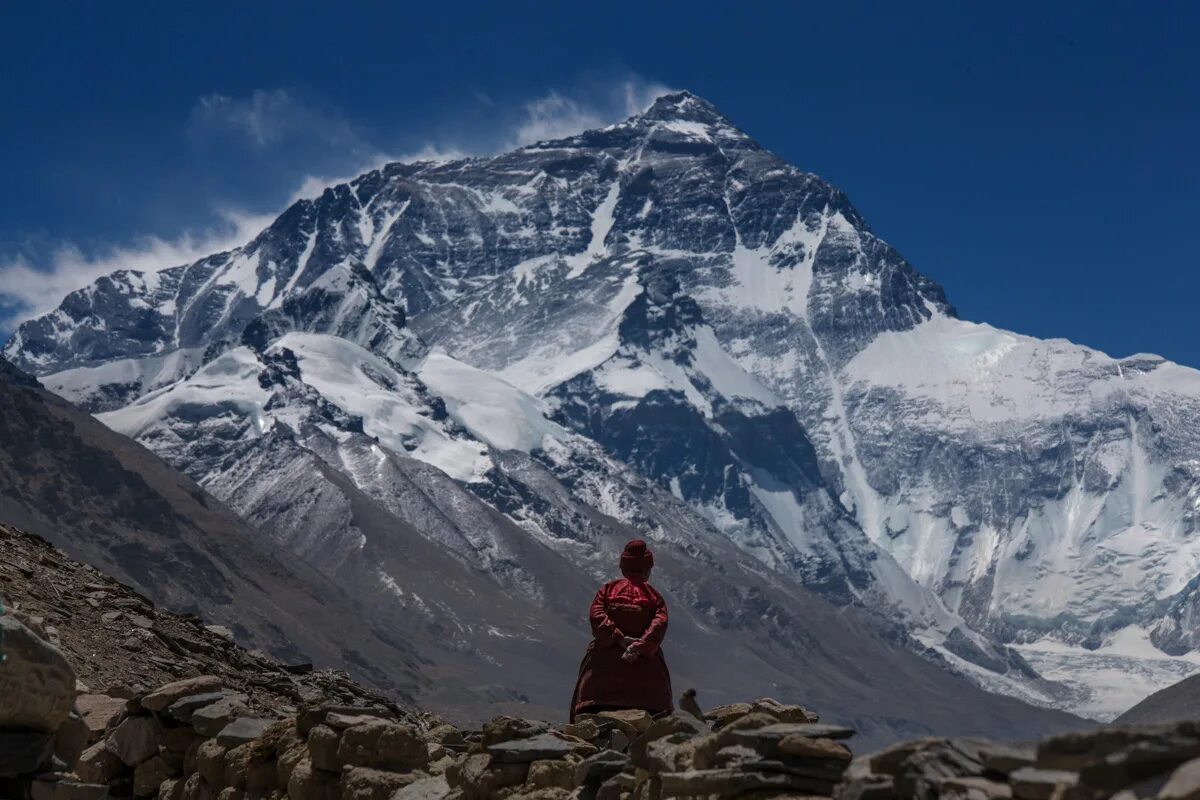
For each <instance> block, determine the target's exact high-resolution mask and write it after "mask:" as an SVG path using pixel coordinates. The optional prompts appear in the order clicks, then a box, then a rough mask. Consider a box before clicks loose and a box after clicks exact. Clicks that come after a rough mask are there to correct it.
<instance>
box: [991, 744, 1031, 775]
mask: <svg viewBox="0 0 1200 800" xmlns="http://www.w3.org/2000/svg"><path fill="white" fill-rule="evenodd" d="M980 755H982V756H983V768H984V769H986V770H987V771H988V772H993V773H996V774H998V775H1008V774H1009V773H1012V772H1015V771H1016V770H1018V769H1020V768H1021V767H1032V766H1033V765H1034V763H1035V762H1036V761H1037V750H1036V749H1034V748H1033V747H1032V746H1017V745H1004V744H996V743H993V742H988V743H987V744H986V745H985V746H984V747H982V748H980Z"/></svg>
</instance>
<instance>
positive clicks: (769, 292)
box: [5, 93, 1200, 716]
mask: <svg viewBox="0 0 1200 800" xmlns="http://www.w3.org/2000/svg"><path fill="white" fill-rule="evenodd" d="M5 354H6V355H7V356H8V357H9V358H11V359H13V360H14V361H15V362H16V363H17V364H18V365H20V366H21V367H23V368H24V369H27V370H30V371H32V372H35V373H37V374H38V375H39V376H41V377H42V378H43V380H44V381H45V383H46V385H47V386H48V387H49V388H51V389H52V390H53V391H55V392H58V393H59V394H61V395H63V396H64V397H67V398H70V399H72V400H73V401H75V402H78V403H80V404H82V405H83V406H84V407H86V408H87V409H89V410H91V411H95V412H101V417H102V419H103V420H104V421H105V422H106V423H107V424H109V425H111V426H113V427H114V428H116V429H117V430H120V431H123V432H126V433H129V434H130V435H132V436H135V437H136V438H137V439H138V440H139V441H141V442H143V443H144V444H146V445H147V446H149V447H150V448H151V449H154V450H155V451H156V452H158V453H160V454H161V455H162V456H163V457H165V458H167V459H168V460H170V461H171V462H172V463H173V464H174V465H175V466H177V467H179V468H180V469H181V470H183V471H184V472H186V473H187V474H189V475H190V476H192V477H193V478H194V479H196V480H197V481H198V482H199V483H201V484H202V485H203V486H205V487H206V488H207V489H209V490H210V491H211V492H213V493H214V494H215V495H217V496H218V497H219V498H221V499H222V500H224V501H226V502H228V503H229V504H230V505H231V506H232V507H233V508H234V509H235V510H236V511H237V512H238V513H239V514H241V515H242V516H243V517H245V518H247V519H249V520H252V521H253V522H254V524H255V525H257V526H258V527H260V528H261V529H262V530H264V531H266V532H267V533H268V534H269V535H270V536H271V537H273V541H274V542H275V543H276V544H277V545H279V546H281V547H283V548H286V549H287V550H289V551H290V552H293V553H296V554H299V555H300V556H302V557H303V558H305V559H306V560H307V561H308V562H309V564H310V565H312V566H314V567H315V568H317V569H319V570H321V571H323V572H325V573H326V574H327V575H340V576H342V578H343V579H346V578H347V576H349V575H354V576H355V578H354V583H355V584H356V585H359V586H361V587H363V592H365V593H367V594H369V595H370V599H371V601H372V602H373V603H374V604H375V605H376V606H377V607H379V608H381V609H382V608H383V604H384V600H385V598H386V597H387V593H388V592H391V595H392V597H393V600H392V601H391V602H395V603H398V604H400V607H403V608H409V609H412V608H415V607H416V605H415V604H417V600H415V599H413V596H412V592H411V591H409V590H408V589H406V587H405V580H409V579H413V580H415V578H413V577H412V576H411V573H406V574H405V575H403V576H401V575H397V574H396V570H397V569H399V567H398V566H397V567H388V568H385V569H384V570H383V571H382V574H374V573H372V572H370V570H369V568H368V566H367V565H368V564H369V563H371V561H372V560H373V559H376V558H378V557H381V556H380V554H389V553H390V554H393V556H394V554H395V553H396V552H397V549H396V548H397V547H398V546H399V545H398V543H397V542H394V541H390V540H388V538H387V536H386V534H385V533H384V532H383V530H384V529H385V528H389V527H395V526H396V525H397V524H398V522H399V523H404V527H403V530H406V531H411V532H412V537H411V538H410V539H408V540H407V541H409V542H410V543H411V544H412V546H414V547H416V546H420V545H418V544H417V538H423V539H424V540H425V542H426V543H427V544H428V545H431V546H432V548H434V549H440V550H444V551H446V552H448V553H450V554H451V556H452V558H453V560H454V561H455V562H457V564H459V565H460V567H461V568H463V569H466V570H468V571H473V572H482V573H486V574H488V575H490V576H491V577H492V578H494V579H495V581H497V582H498V584H499V585H500V586H503V587H504V589H505V591H506V592H507V593H509V594H512V595H513V596H515V597H517V598H518V599H519V603H521V602H523V603H533V604H539V603H541V602H543V600H544V598H547V597H557V596H559V595H557V594H556V592H557V591H558V590H559V589H560V588H564V587H569V586H571V585H575V584H578V583H579V578H578V575H579V573H580V571H582V572H584V573H586V574H587V575H588V576H590V578H589V579H592V578H598V577H600V574H601V573H602V572H603V569H602V565H603V564H605V562H604V561H603V558H602V553H604V552H606V550H605V548H606V547H609V546H611V543H612V541H614V540H615V539H619V538H620V535H622V534H623V532H624V530H625V529H626V528H630V527H632V528H636V529H638V532H639V533H640V534H642V535H644V536H646V537H648V538H650V539H652V540H654V542H655V543H656V544H657V545H658V546H659V547H662V548H666V549H670V550H672V552H674V553H679V554H681V555H680V556H679V558H680V563H687V564H691V565H693V566H689V567H687V568H686V569H683V570H681V572H680V573H678V574H676V575H670V572H669V570H668V571H667V574H668V576H669V578H668V580H669V581H670V582H672V583H673V585H672V587H671V588H672V589H673V590H674V591H676V592H677V593H678V595H679V596H680V597H681V598H685V600H684V605H685V606H686V607H688V608H690V609H691V610H692V612H693V613H695V614H697V615H700V616H703V617H705V618H706V620H705V624H710V623H711V621H712V619H714V618H715V619H720V620H722V621H723V625H722V626H721V628H720V630H721V631H722V634H721V635H738V636H741V635H750V636H752V637H759V636H760V635H761V633H762V629H761V627H759V626H758V623H757V619H758V617H757V615H755V614H752V613H746V608H747V607H746V605H745V602H744V601H743V600H741V599H740V597H741V596H740V594H739V592H738V591H737V586H738V584H737V582H736V580H734V579H733V578H732V577H731V584H730V585H729V587H728V589H726V590H722V591H720V592H718V596H715V597H713V596H710V597H705V598H700V597H698V596H697V593H696V592H695V591H694V590H692V589H689V588H687V586H688V585H691V584H690V582H687V581H685V580H684V573H685V572H687V571H688V570H691V569H697V570H698V569H700V568H701V565H703V564H704V562H705V558H703V557H700V555H699V554H705V553H708V554H715V553H726V552H728V551H727V550H726V549H725V548H726V547H727V545H729V544H730V543H732V544H733V545H734V546H735V547H736V548H737V550H738V552H739V553H740V554H742V555H744V556H749V557H751V558H753V559H754V560H755V561H756V562H757V565H758V566H755V567H747V569H750V570H751V572H755V571H756V570H759V571H763V570H765V571H769V572H770V573H771V574H772V575H773V576H777V577H778V580H779V581H780V582H781V583H780V584H779V585H780V589H781V593H782V594H784V595H791V596H794V597H803V596H804V595H803V593H802V592H801V591H800V590H799V589H796V588H794V587H798V586H801V585H803V586H808V587H810V588H812V589H815V590H817V591H819V592H821V593H822V594H823V595H824V596H825V597H826V598H827V599H829V600H831V601H833V602H834V603H836V604H839V605H842V606H854V607H856V608H867V609H870V610H871V611H872V612H873V613H874V614H875V615H876V616H877V617H885V618H888V619H891V620H896V621H898V622H899V624H900V627H901V628H902V630H903V633H902V638H907V639H909V640H910V643H911V646H912V648H913V649H914V650H917V651H925V652H930V653H936V654H937V657H938V658H939V659H941V660H942V661H943V662H944V663H945V664H948V665H950V666H951V667H952V668H953V669H955V670H957V671H959V672H961V673H963V674H967V675H969V676H971V677H972V679H974V680H976V681H977V682H979V683H981V684H982V685H984V686H987V687H990V688H993V689H999V690H1002V691H1006V692H1011V693H1013V694H1017V695H1018V696H1021V697H1025V698H1028V699H1030V700H1033V701H1035V702H1039V703H1045V704H1051V705H1059V706H1067V707H1071V708H1074V709H1078V710H1081V711H1085V712H1086V713H1089V714H1094V715H1097V716H1112V715H1114V714H1115V713H1117V712H1118V711H1119V710H1121V709H1123V708H1125V707H1128V706H1129V705H1130V704H1132V703H1133V702H1135V701H1136V700H1137V699H1139V698H1140V697H1142V696H1145V695H1146V694H1148V693H1149V692H1150V691H1152V690H1153V689H1154V688H1158V687H1161V686H1165V685H1167V684H1169V683H1172V682H1174V681H1175V680H1177V679H1178V678H1179V677H1181V676H1183V675H1185V674H1188V673H1190V672H1192V671H1194V670H1195V669H1196V668H1197V666H1198V664H1200V656H1197V654H1196V653H1195V647H1194V646H1195V644H1196V636H1197V633H1196V626H1195V624H1194V620H1195V619H1197V618H1198V617H1197V615H1196V614H1195V613H1194V606H1195V603H1196V598H1197V594H1196V591H1195V588H1196V587H1195V585H1194V584H1195V579H1196V577H1197V572H1198V571H1200V570H1198V560H1200V551H1198V550H1197V549H1196V546H1195V542H1194V541H1193V539H1194V537H1192V536H1190V533H1191V532H1192V530H1193V528H1194V527H1195V521H1196V516H1197V513H1198V511H1200V505H1198V504H1200V481H1198V479H1200V470H1198V468H1197V466H1196V465H1197V454H1198V453H1200V440H1197V438H1196V436H1197V434H1196V433H1195V431H1197V430H1200V427H1198V426H1197V425H1196V424H1195V423H1196V421H1197V419H1198V417H1200V375H1198V374H1197V373H1195V372H1194V371H1192V370H1188V369H1184V368H1181V367H1178V366H1176V365H1173V364H1169V363H1167V362H1164V361H1162V360H1161V359H1158V358H1155V357H1151V356H1137V357H1133V358H1128V359H1123V360H1115V359H1111V358H1109V357H1107V356H1105V355H1103V354H1100V353H1096V352H1094V351H1091V350H1088V349H1086V348H1082V347H1078V346H1075V345H1072V344H1070V343H1067V342H1061V341H1049V342H1043V341H1039V340H1035V339H1030V338H1028V337H1021V336H1018V335H1016V334H1010V333H1007V332H1004V331H998V330H995V329H992V328H990V327H988V326H985V325H976V324H973V323H969V322H965V321H963V320H960V319H958V318H957V316H956V314H955V311H954V309H953V307H952V306H951V305H950V304H949V302H948V300H947V298H946V295H945V293H944V292H943V290H942V288H941V287H940V286H938V285H937V284H936V283H934V282H933V281H931V280H929V279H928V278H926V277H924V276H922V275H921V274H920V273H918V272H917V271H916V270H915V269H914V268H913V267H912V266H911V265H909V264H908V263H907V262H906V261H905V260H904V259H903V258H902V257H901V256H900V255H899V253H898V252H897V251H896V250H895V249H894V248H892V247H891V246H889V245H888V244H887V243H885V242H883V241H881V240H880V239H878V237H876V236H875V235H874V234H873V233H872V232H871V231H870V229H869V227H868V226H867V224H866V222H865V221H864V220H863V219H862V217H861V216H860V215H859V214H858V212H857V211H856V210H855V209H854V208H853V206H852V205H851V204H850V202H849V201H848V199H847V198H846V197H845V196H844V195H843V194H842V193H841V192H839V191H838V190H837V189H835V188H834V187H832V186H830V185H829V184H827V183H825V182H824V181H821V180H820V179H819V178H817V177H815V176H813V175H810V174H807V173H804V172H803V171H801V170H799V169H797V168H795V167H793V166H791V165H789V164H786V163H784V162H783V161H781V160H780V159H778V158H777V157H776V156H774V155H772V154H771V153H769V152H767V151H765V150H764V149H763V148H761V147H760V146H759V145H758V144H757V143H756V142H754V140H753V139H751V138H750V137H749V136H747V135H746V134H745V133H743V132H742V131H740V130H738V129H737V128H736V127H735V126H734V125H733V124H732V123H731V122H730V121H729V120H727V119H725V118H724V117H723V116H722V115H721V114H720V113H719V112H718V111H717V110H716V109H715V108H713V107H712V106H711V105H710V104H708V103H706V102H705V101H703V100H701V99H699V98H696V97H694V96H692V95H690V94H687V93H680V94H674V95H667V96H664V97H662V98H659V100H658V101H656V102H655V103H654V105H653V106H652V107H651V108H650V109H648V110H647V111H646V112H645V113H643V114H640V115H638V116H635V117H633V118H631V119H629V120H627V121H626V122H623V123H621V124H618V125H614V126H610V127H608V128H605V129H601V130H596V131H589V132H585V133H583V134H580V135H578V136H575V137H570V138H567V139H563V140H557V141H550V142H541V143H538V144H535V145H531V146H529V147H525V148H522V149H520V150H517V151H514V152H512V153H508V154H504V155H500V156H497V157H495V158H490V159H468V160H463V161H453V162H447V163H428V162H426V163H419V164H391V165H388V166H387V167H384V168H382V169H380V170H376V171H373V172H370V173H367V174H364V175H362V176H360V177H358V178H356V179H354V180H353V181H350V182H348V183H345V184H341V185H338V186H335V187H332V188H330V189H328V190H327V191H325V192H324V193H323V194H322V195H321V196H320V197H319V198H315V199H311V200H302V201H299V202H297V203H296V204H294V205H293V206H292V207H290V208H289V209H288V210H287V211H285V212H284V213H283V214H282V215H281V216H280V217H279V218H278V219H277V220H276V221H275V222H274V223H273V224H272V225H271V226H269V227H268V228H267V229H266V230H265V231H263V232H262V233H261V234H260V235H259V236H257V237H256V238H255V239H254V240H253V241H251V242H249V243H247V244H246V245H245V246H243V247H241V248H237V249H235V250H233V251H230V252H227V253H220V254H215V255H213V256H210V257H208V258H205V259H202V260H200V261H198V262H196V263H193V264H188V265H181V266H177V267H173V268H170V269H166V270H165V271H163V272H160V273H152V274H151V273H146V274H142V273H134V272H129V271H122V272H118V273H114V274H112V275H109V276H106V277H104V278H101V279H100V280H98V281H97V282H96V283H95V284H93V285H92V286H90V287H88V288H86V289H83V290H81V291H79V292H75V293H73V294H72V295H71V296H69V297H68V298H66V299H65V300H64V302H63V304H62V305H61V306H60V307H59V308H58V309H57V310H55V311H54V312H52V313H50V314H48V315H46V316H44V317H42V318H40V319H37V320H32V321H30V322H28V323H26V324H25V325H23V326H22V327H21V328H20V329H19V330H18V331H17V332H16V334H15V335H14V336H13V338H12V340H11V341H10V342H9V343H8V345H7V346H6V348H5ZM280 498H288V502H281V501H280ZM364 508H370V509H371V511H370V513H369V514H368V513H366V512H362V513H360V512H359V510H360V509H364ZM305 509H308V511H306V510H305ZM318 510H319V513H317V512H318ZM352 518H353V519H354V520H356V521H357V520H359V519H363V518H370V519H375V520H387V522H386V524H380V525H379V526H377V527H376V528H375V529H373V530H372V531H364V530H363V529H362V528H361V527H359V528H358V529H355V526H351V525H349V524H348V521H349V520H350V519H352ZM301 521H303V524H298V523H300V522H301ZM397 521H398V522H397ZM364 537H365V540H366V542H367V543H368V545H369V546H370V547H371V548H372V555H370V556H364V555H362V552H363V551H362V549H361V548H360V547H359V543H360V540H361V539H363V538H364ZM530 553H535V554H536V557H533V556H529V555H528V554H530ZM682 554H687V555H686V556H684V555H682ZM429 557H430V558H431V559H432V558H435V556H434V555H432V554H431V555H430V556H429ZM695 558H700V560H699V561H698V562H697V561H693V559H695ZM740 559H741V556H732V557H727V556H724V555H722V556H720V557H717V556H715V555H710V556H709V557H708V561H709V562H710V563H711V562H712V561H717V562H720V563H725V562H727V561H734V562H737V563H743V562H742V561H741V560H740ZM356 562H357V565H356ZM548 565H556V566H548ZM440 568H441V567H438V569H440ZM692 574H696V573H695V572H693V573H692ZM560 576H561V577H560ZM401 578H403V580H402V579H401ZM389 580H390V581H392V582H395V584H396V588H397V590H398V591H392V589H391V587H392V583H390V582H389ZM772 580H775V578H774V577H773V578H772ZM741 585H742V586H745V585H746V584H741ZM404 592H409V594H408V595H405V594H403V593H404ZM429 592H433V594H432V595H430V594H429ZM417 594H418V596H419V597H420V598H421V602H426V603H427V602H428V601H429V600H430V599H432V598H436V599H439V600H444V599H445V598H446V594H445V593H442V592H439V591H438V589H437V587H422V590H421V591H418V593H417ZM562 596H564V597H566V596H569V592H568V593H567V594H564V595H562ZM360 599H363V598H360ZM381 613H386V612H384V611H381ZM458 619H459V623H460V624H459V625H458V626H457V627H458V633H457V636H456V639H455V641H456V646H457V647H460V648H463V649H471V648H475V649H476V650H478V651H481V652H482V651H485V650H487V649H488V648H487V647H481V646H480V642H481V641H486V639H485V638H484V637H487V636H490V634H488V633H486V631H489V630H491V629H492V627H495V629H496V630H499V631H502V632H505V634H506V635H511V634H512V631H513V628H512V627H511V626H512V625H513V623H512V622H511V617H510V621H509V622H508V623H507V624H508V625H509V626H510V627H505V625H502V624H494V623H492V622H488V623H487V625H485V626H479V627H476V628H474V629H470V628H469V626H468V625H466V624H465V623H464V622H463V621H464V620H466V619H467V617H465V616H463V617H459V618H458ZM519 628H520V626H519V624H518V625H516V629H518V630H519ZM748 628H749V629H751V630H750V631H749V633H748V634H747V629H748ZM519 635H524V634H519ZM787 636H788V634H786V633H785V634H784V638H785V639H786V638H787ZM775 638H777V637H775ZM492 644H494V643H493V642H488V646H489V647H490V646H491V645H492ZM792 644H793V645H796V644H797V643H796V642H794V641H793V642H792ZM772 646H775V645H774V644H773V645H772Z"/></svg>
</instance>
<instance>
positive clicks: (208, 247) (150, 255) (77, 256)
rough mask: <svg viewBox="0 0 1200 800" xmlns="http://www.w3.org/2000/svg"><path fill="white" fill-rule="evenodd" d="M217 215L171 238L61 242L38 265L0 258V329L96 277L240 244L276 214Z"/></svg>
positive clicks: (158, 267) (147, 268)
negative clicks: (86, 244)
mask: <svg viewBox="0 0 1200 800" xmlns="http://www.w3.org/2000/svg"><path fill="white" fill-rule="evenodd" d="M221 216H222V221H221V223H220V224H219V225H217V226H215V227H214V228H212V229H209V230H204V231H185V232H183V233H182V234H180V235H179V236H178V237H175V238H174V239H164V238H161V237H158V236H142V237H138V238H137V239H136V240H134V241H131V242H127V243H123V244H120V245H112V246H108V247H104V248H102V249H100V250H99V251H98V252H92V253H85V252H84V251H83V250H82V249H81V248H80V247H79V246H77V245H75V244H72V243H69V242H64V243H62V244H60V245H59V246H58V247H56V248H55V249H54V250H53V252H51V253H50V255H49V256H48V257H47V258H45V259H39V260H38V262H37V263H33V262H31V261H30V260H29V259H28V258H26V257H25V256H23V255H18V256H16V257H13V258H11V259H9V260H7V261H5V262H0V330H4V329H10V328H12V327H14V326H15V325H16V324H18V323H20V322H22V321H23V320H25V319H28V318H30V317H34V316H37V315H39V314H42V313H45V312H47V311H50V310H52V309H53V308H54V307H55V306H57V305H58V304H59V303H60V302H62V299H63V298H64V297H66V296H67V295H68V294H70V293H71V292H73V291H75V290H76V289H80V288H82V287H84V286H87V285H88V284H89V283H91V282H92V281H94V280H95V279H96V278H99V277H100V276H101V275H107V274H109V273H111V272H116V271H117V270H121V269H131V270H138V271H142V272H157V271H159V270H163V269H167V268H169V267H173V266H176V265H179V264H187V263H189V262H191V261H195V260H196V259H198V258H202V257H204V256H206V255H209V254H212V253H218V252H221V251H222V250H228V249H230V248H232V247H236V246H238V245H241V244H245V243H246V242H248V241H250V239H252V238H253V237H254V236H255V234H257V233H258V232H260V231H261V230H262V229H263V228H265V227H266V226H267V225H269V224H270V223H271V220H273V219H274V217H275V215H274V214H265V215H260V214H247V213H243V212H238V211H228V210H225V211H222V212H221Z"/></svg>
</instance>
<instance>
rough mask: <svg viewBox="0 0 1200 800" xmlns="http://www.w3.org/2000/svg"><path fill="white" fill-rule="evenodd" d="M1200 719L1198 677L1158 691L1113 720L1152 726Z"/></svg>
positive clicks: (1123, 723) (1121, 722)
mask: <svg viewBox="0 0 1200 800" xmlns="http://www.w3.org/2000/svg"><path fill="white" fill-rule="evenodd" d="M1198 718H1200V676H1198V675H1192V676H1191V677H1188V678H1184V679H1183V680H1181V681H1180V682H1179V683H1177V684H1175V685H1173V686H1168V687H1167V688H1166V689H1159V690H1158V691H1157V692H1155V693H1154V694H1152V695H1150V696H1149V697H1147V698H1146V699H1145V700H1143V701H1141V702H1140V703H1138V704H1137V705H1135V706H1134V707H1133V708H1131V709H1129V710H1128V711H1126V712H1125V713H1123V714H1121V716H1119V717H1117V719H1116V720H1115V721H1116V722H1117V723H1118V724H1122V725H1153V724H1156V723H1163V722H1177V721H1179V720H1189V719H1198Z"/></svg>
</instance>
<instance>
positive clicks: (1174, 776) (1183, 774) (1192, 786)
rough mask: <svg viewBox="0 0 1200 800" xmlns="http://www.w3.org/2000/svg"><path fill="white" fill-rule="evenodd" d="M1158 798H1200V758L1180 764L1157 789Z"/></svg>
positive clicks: (1162, 799)
mask: <svg viewBox="0 0 1200 800" xmlns="http://www.w3.org/2000/svg"><path fill="white" fill-rule="evenodd" d="M1158 800H1200V758H1195V759H1192V760H1191V761H1187V762H1184V763H1183V764H1180V765H1179V767H1178V768H1177V769H1176V770H1175V771H1174V772H1172V773H1171V777H1170V779H1169V780H1168V781H1167V783H1166V785H1165V786H1163V788H1162V790H1161V791H1159V793H1158Z"/></svg>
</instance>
